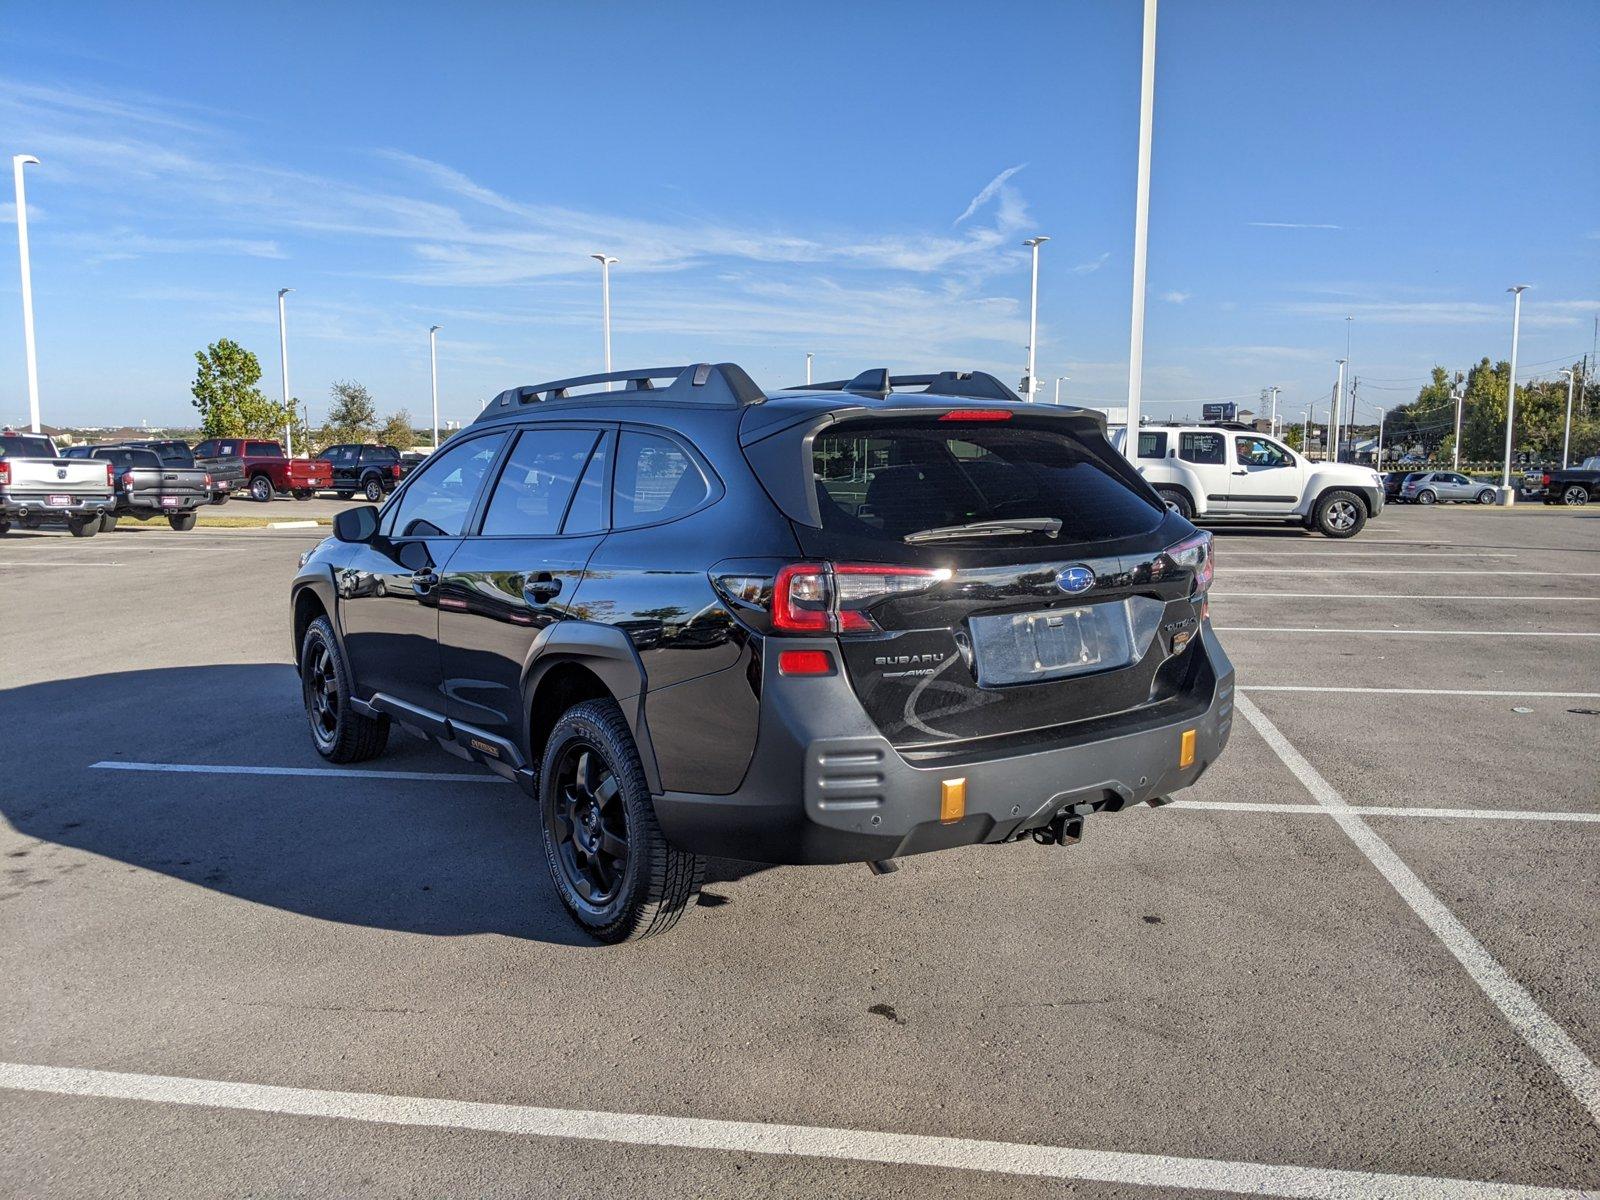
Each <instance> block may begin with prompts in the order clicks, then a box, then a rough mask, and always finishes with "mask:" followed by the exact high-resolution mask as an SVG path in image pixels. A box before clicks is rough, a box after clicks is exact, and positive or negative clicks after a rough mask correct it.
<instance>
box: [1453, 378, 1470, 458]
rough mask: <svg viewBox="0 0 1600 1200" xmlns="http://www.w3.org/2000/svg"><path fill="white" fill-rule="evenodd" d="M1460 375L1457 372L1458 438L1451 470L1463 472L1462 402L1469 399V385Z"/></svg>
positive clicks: (1456, 438) (1455, 443)
mask: <svg viewBox="0 0 1600 1200" xmlns="http://www.w3.org/2000/svg"><path fill="white" fill-rule="evenodd" d="M1459 374H1460V373H1459V372H1457V375H1458V378H1457V379H1456V386H1455V401H1456V437H1455V442H1454V451H1453V453H1452V454H1451V461H1450V468H1451V470H1455V471H1459V470H1461V404H1462V401H1464V400H1465V399H1466V398H1467V385H1466V383H1465V382H1464V381H1463V380H1462V379H1460V378H1459Z"/></svg>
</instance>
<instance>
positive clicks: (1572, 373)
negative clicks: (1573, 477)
mask: <svg viewBox="0 0 1600 1200" xmlns="http://www.w3.org/2000/svg"><path fill="white" fill-rule="evenodd" d="M1558 373H1559V374H1561V375H1565V376H1566V377H1567V424H1566V428H1565V430H1564V431H1563V433H1562V434H1561V469H1562V470H1563V471H1565V470H1566V469H1567V451H1568V449H1569V448H1570V447H1571V445H1572V388H1573V384H1575V383H1576V382H1577V379H1578V372H1577V370H1576V369H1574V368H1570V367H1566V368H1563V369H1562V370H1561V371H1560V372H1558Z"/></svg>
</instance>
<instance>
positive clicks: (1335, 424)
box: [1322, 358, 1350, 462]
mask: <svg viewBox="0 0 1600 1200" xmlns="http://www.w3.org/2000/svg"><path fill="white" fill-rule="evenodd" d="M1349 361H1350V360H1349V359H1348V358H1341V359H1340V360H1339V382H1338V384H1337V385H1336V386H1335V387H1334V389H1333V412H1332V413H1330V414H1329V416H1328V437H1329V440H1331V441H1332V443H1333V457H1332V458H1329V457H1328V454H1327V451H1326V448H1324V451H1323V455H1322V457H1323V459H1324V460H1326V461H1328V462H1338V461H1339V429H1340V425H1339V418H1340V416H1341V414H1342V413H1343V411H1344V410H1343V408H1342V407H1341V406H1342V405H1343V404H1344V368H1345V364H1346V363H1348V362H1349Z"/></svg>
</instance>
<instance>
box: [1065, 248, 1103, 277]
mask: <svg viewBox="0 0 1600 1200" xmlns="http://www.w3.org/2000/svg"><path fill="white" fill-rule="evenodd" d="M1110 261H1111V251H1109V250H1107V251H1105V252H1104V253H1102V254H1100V255H1099V256H1098V257H1097V258H1091V259H1090V260H1089V261H1088V262H1081V263H1079V264H1078V265H1077V266H1075V267H1069V268H1067V269H1068V270H1070V271H1071V272H1072V273H1073V274H1074V275H1093V274H1094V273H1095V272H1096V271H1098V270H1099V269H1100V268H1101V267H1103V266H1105V265H1106V263H1108V262H1110Z"/></svg>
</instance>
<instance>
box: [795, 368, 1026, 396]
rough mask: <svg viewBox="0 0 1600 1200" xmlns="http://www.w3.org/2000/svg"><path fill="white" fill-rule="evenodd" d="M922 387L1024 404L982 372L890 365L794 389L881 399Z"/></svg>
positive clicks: (928, 390)
mask: <svg viewBox="0 0 1600 1200" xmlns="http://www.w3.org/2000/svg"><path fill="white" fill-rule="evenodd" d="M919 389H920V390H921V391H922V392H924V393H925V394H927V395H930V396H965V397H966V398H968V399H971V400H1009V401H1012V402H1014V403H1020V402H1021V400H1022V397H1020V396H1018V395H1017V394H1016V393H1015V392H1013V391H1012V390H1011V389H1010V388H1008V387H1007V386H1006V385H1005V384H1003V383H1001V382H1000V381H999V380H998V379H996V378H995V377H994V376H993V375H988V374H985V373H984V372H982V371H940V372H938V373H937V374H934V375H891V374H889V370H888V368H887V367H874V368H872V369H871V370H869V371H863V372H861V374H859V375H857V376H856V377H855V378H854V379H849V380H845V379H836V380H834V381H833V382H831V383H808V384H804V385H801V386H799V387H796V388H793V389H790V390H793V391H802V390H804V391H813V392H818V391H821V392H854V393H855V394H856V395H858V396H877V397H879V398H880V399H881V398H882V397H885V396H887V395H889V393H891V392H896V391H916V390H919Z"/></svg>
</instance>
